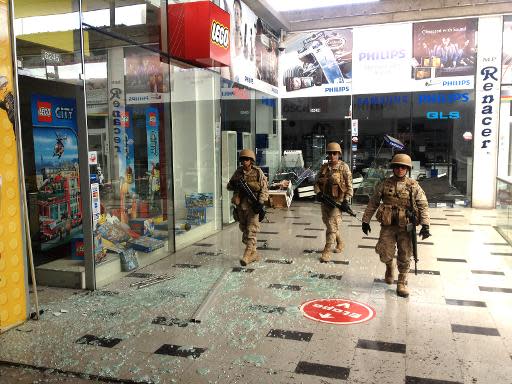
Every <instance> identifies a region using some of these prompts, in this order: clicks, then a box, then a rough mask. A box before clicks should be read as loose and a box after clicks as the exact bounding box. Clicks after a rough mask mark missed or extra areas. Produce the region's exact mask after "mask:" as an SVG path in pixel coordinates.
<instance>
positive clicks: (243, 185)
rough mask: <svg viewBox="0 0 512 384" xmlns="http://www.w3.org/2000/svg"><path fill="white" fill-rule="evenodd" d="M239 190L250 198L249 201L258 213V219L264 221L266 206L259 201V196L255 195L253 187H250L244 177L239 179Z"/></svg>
mask: <svg viewBox="0 0 512 384" xmlns="http://www.w3.org/2000/svg"><path fill="white" fill-rule="evenodd" d="M238 191H239V192H243V193H244V194H245V195H246V196H247V197H248V198H249V201H250V202H251V205H252V210H253V211H254V213H257V214H258V220H259V221H260V222H261V221H263V219H264V218H265V213H266V212H265V206H264V205H263V204H261V203H260V202H259V200H258V198H257V197H256V196H255V195H254V192H253V191H252V190H251V188H249V185H248V184H247V182H246V181H245V180H244V179H243V178H240V179H239V180H238Z"/></svg>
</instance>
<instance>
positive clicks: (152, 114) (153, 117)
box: [149, 112, 156, 127]
mask: <svg viewBox="0 0 512 384" xmlns="http://www.w3.org/2000/svg"><path fill="white" fill-rule="evenodd" d="M149 126H150V127H156V113H155V112H150V113H149Z"/></svg>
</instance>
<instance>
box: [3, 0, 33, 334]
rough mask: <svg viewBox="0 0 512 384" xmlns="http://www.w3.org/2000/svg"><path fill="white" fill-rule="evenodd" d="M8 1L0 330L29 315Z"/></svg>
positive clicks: (5, 11)
mask: <svg viewBox="0 0 512 384" xmlns="http://www.w3.org/2000/svg"><path fill="white" fill-rule="evenodd" d="M12 73H13V68H12V56H11V37H10V30H9V13H8V1H7V0H0V136H1V137H2V140H0V333H1V332H3V331H4V330H6V329H8V328H11V327H13V326H15V325H17V324H19V323H21V322H23V321H24V320H25V319H26V318H27V301H26V300H27V286H26V277H25V266H24V263H25V261H24V260H25V258H24V255H23V240H22V236H21V231H22V228H23V225H22V220H21V202H20V193H19V176H18V161H17V158H18V157H17V150H16V138H15V135H14V116H15V113H14V112H15V111H14V96H13V79H12Z"/></svg>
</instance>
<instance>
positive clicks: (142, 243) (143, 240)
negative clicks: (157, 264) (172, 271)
mask: <svg viewBox="0 0 512 384" xmlns="http://www.w3.org/2000/svg"><path fill="white" fill-rule="evenodd" d="M164 244H165V243H164V242H163V241H162V240H158V239H153V238H151V237H146V236H141V237H139V238H138V239H133V240H130V241H128V245H129V246H130V247H132V248H133V249H135V250H137V251H141V252H145V253H149V252H153V251H154V250H156V249H159V248H162V247H163V246H164Z"/></svg>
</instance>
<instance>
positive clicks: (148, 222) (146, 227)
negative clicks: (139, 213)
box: [129, 218, 155, 236]
mask: <svg viewBox="0 0 512 384" xmlns="http://www.w3.org/2000/svg"><path fill="white" fill-rule="evenodd" d="M129 225H130V228H131V229H132V230H133V231H135V232H137V233H138V234H139V235H142V236H148V235H151V234H152V233H153V231H154V230H155V224H154V223H153V220H152V219H144V218H142V219H131V220H130V221H129Z"/></svg>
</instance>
